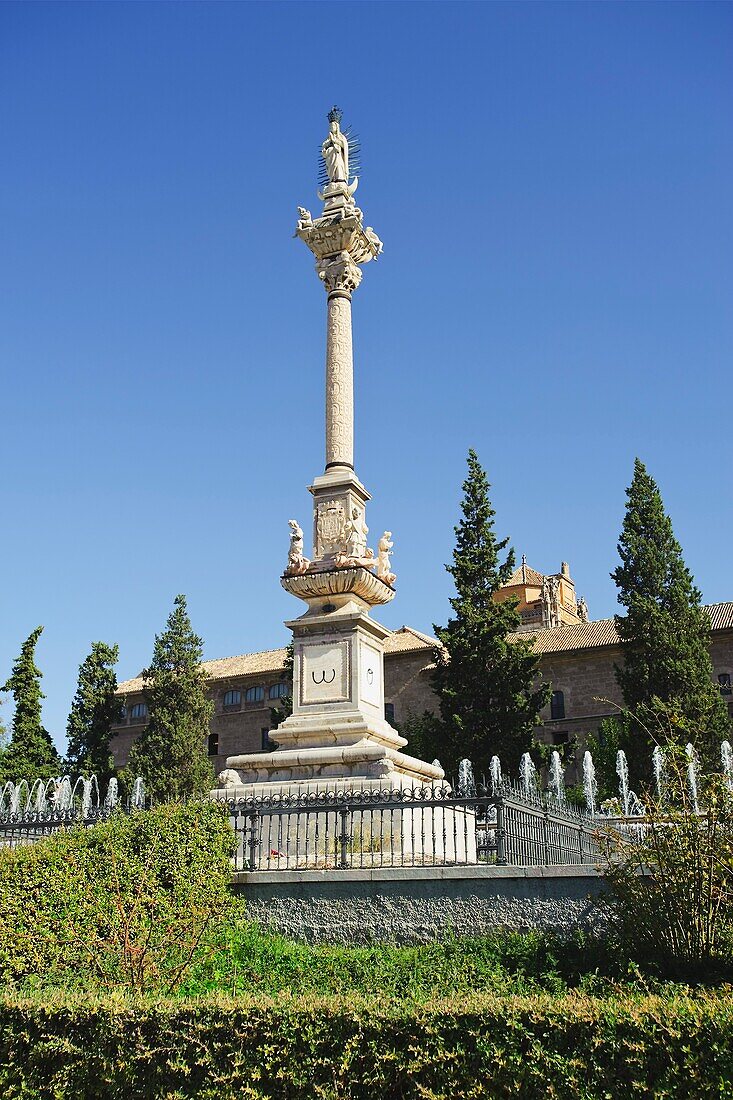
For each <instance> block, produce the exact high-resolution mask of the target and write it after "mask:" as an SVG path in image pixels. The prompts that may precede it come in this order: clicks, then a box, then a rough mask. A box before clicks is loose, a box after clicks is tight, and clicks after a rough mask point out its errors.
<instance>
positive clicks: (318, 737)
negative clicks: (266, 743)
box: [227, 566, 443, 794]
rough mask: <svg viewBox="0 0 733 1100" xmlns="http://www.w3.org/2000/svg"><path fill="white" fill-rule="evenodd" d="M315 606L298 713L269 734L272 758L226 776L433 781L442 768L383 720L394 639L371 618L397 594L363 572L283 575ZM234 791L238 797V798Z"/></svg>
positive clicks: (301, 781) (251, 758) (300, 649)
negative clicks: (387, 646)
mask: <svg viewBox="0 0 733 1100" xmlns="http://www.w3.org/2000/svg"><path fill="white" fill-rule="evenodd" d="M282 584H283V586H284V587H285V588H286V589H287V590H288V591H289V592H291V593H292V594H293V595H295V596H299V597H300V598H301V599H303V600H305V601H306V602H307V604H308V610H307V611H306V613H305V614H304V615H302V616H301V617H300V618H298V619H294V620H292V621H291V622H288V623H286V626H289V627H290V629H291V630H292V631H293V646H294V654H293V655H294V669H293V713H292V715H291V716H290V717H289V718H287V719H286V720H285V722H283V723H282V724H281V725H280V726H278V727H277V729H276V730H274V731H273V732H272V734H271V735H270V736H271V738H272V740H274V741H275V742H276V744H277V746H278V747H277V749H276V750H275V751H274V752H271V753H248V754H246V755H243V756H232V757H230V758H229V759H228V760H227V768H228V769H230V770H233V771H236V772H237V773H238V774H239V776H240V778H241V781H242V783H243V784H252V783H256V784H260V783H278V784H283V783H286V784H291V785H292V784H295V785H296V786H297V787H298V788H299V789H300V788H302V789H304V790H305V789H307V788H308V785H309V784H315V785H319V786H320V788H321V789H322V788H323V784H324V782H326V781H334V782H339V783H341V784H343V782H344V781H347V782H348V783H349V785H350V786H354V784H355V783H356V785H357V786H359V787H362V786H364V785H374V786H384V787H387V788H389V787H400V786H405V785H409V786H415V785H419V784H422V783H432V782H435V781H437V780H440V779H442V778H443V771H442V769H440V768H438V767H436V766H435V765H433V764H428V763H427V762H425V761H423V760H418V759H416V758H415V757H412V756H408V755H407V754H405V753H404V752H402V751H401V750H402V749H403V747H404V746H405V745H406V744H407V741H406V740H405V738H404V737H402V736H400V734H399V733H398V732H397V731H396V730H395V729H393V728H392V726H390V725H389V723H388V722H386V721H385V718H384V641H385V638H387V637H388V636H389V631H388V630H387V629H386V628H385V627H383V626H381V625H380V624H379V623H377V622H375V621H374V619H372V618H371V617H370V616H369V608H370V607H371V606H373V605H375V604H382V603H388V602H389V601H390V600H392V599H393V598H394V594H395V593H394V589H392V588H390V586H389V585H387V584H385V583H384V582H383V581H381V580H379V578H378V577H376V576H375V575H374V574H373V573H372V572H370V571H369V570H368V569H366V568H364V567H363V566H356V567H353V568H328V567H327V568H324V569H321V570H318V571H312V572H311V571H309V572H307V573H303V574H301V575H300V576H284V577H283V578H282ZM233 793H235V794H236V793H237V792H236V791H234V792H233Z"/></svg>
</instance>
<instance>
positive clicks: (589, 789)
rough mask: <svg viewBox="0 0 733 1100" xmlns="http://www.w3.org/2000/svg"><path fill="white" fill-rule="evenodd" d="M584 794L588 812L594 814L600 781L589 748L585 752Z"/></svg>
mask: <svg viewBox="0 0 733 1100" xmlns="http://www.w3.org/2000/svg"><path fill="white" fill-rule="evenodd" d="M583 794H584V795H585V805H586V808H587V810H588V813H589V814H594V813H595V812H596V801H597V799H598V781H597V779H596V766H595V764H594V763H593V757H592V756H591V754H590V752H589V751H588V750H587V749H586V750H585V752H584V753H583Z"/></svg>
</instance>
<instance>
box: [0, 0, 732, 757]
mask: <svg viewBox="0 0 733 1100" xmlns="http://www.w3.org/2000/svg"><path fill="white" fill-rule="evenodd" d="M732 85H733V7H731V5H729V4H705V3H695V4H684V3H678V4H662V3H657V4H605V5H595V4H569V5H564V4H552V3H545V4H539V5H535V4H531V3H527V4H478V3H476V4H442V3H429V4H420V3H409V4H401V3H389V4H387V3H381V4H371V3H358V4H351V3H348V2H346V0H343V2H338V3H335V4H330V3H326V4H320V3H300V4H287V3H282V4H262V5H260V4H254V3H252V4H219V5H215V4H176V3H173V4H153V5H148V4H146V3H135V4H132V3H130V4H113V3H109V4H107V3H104V4H82V5H76V4H73V3H67V4H53V5H46V4H43V3H37V4H12V3H5V4H3V5H0V92H1V94H2V100H3V110H2V114H1V117H0V140H1V142H2V150H3V169H2V172H1V173H0V210H1V216H0V278H1V279H2V286H1V287H0V366H1V368H2V390H1V391H0V392H1V395H2V415H1V418H0V429H1V434H0V460H1V463H2V465H1V468H2V472H3V487H2V488H3V491H2V509H1V512H0V516H1V517H2V527H3V533H2V558H1V560H2V582H1V583H0V622H1V623H2V629H1V630H0V681H1V679H2V678H4V677H5V676H6V675H7V674H8V673H9V671H10V667H11V664H12V661H13V659H14V658H15V656H16V654H17V652H18V650H19V648H20V645H21V643H22V641H23V640H24V639H25V638H26V637H27V635H28V634H29V633H30V631H31V630H32V629H33V628H34V627H35V626H36V625H38V624H39V623H43V624H44V627H45V631H44V634H43V636H42V638H41V641H40V643H39V646H38V651H37V656H38V662H39V664H40V666H41V668H42V669H43V673H44V680H43V687H44V690H45V692H46V695H47V699H46V702H45V704H44V719H45V723H46V725H47V727H48V728H49V729H50V730H51V731H52V733H53V734H54V736H55V737H56V739H57V741H58V743H59V745H63V743H64V738H63V732H64V728H65V722H66V715H67V713H68V708H69V704H70V702H71V698H72V696H73V692H74V688H75V682H76V671H77V668H78V665H79V663H80V661H81V660H82V659H83V657H84V656H85V655H86V653H87V652H88V649H89V646H90V643H91V642H92V641H93V640H96V639H103V640H105V641H108V642H118V643H119V645H120V650H121V657H120V664H119V669H118V673H119V676H120V679H123V678H126V677H127V676H130V675H134V674H136V673H137V672H138V671H139V669H140V668H141V667H142V666H143V665H144V664H145V663H146V662H147V661H148V660H149V657H150V653H151V648H152V641H153V636H154V634H155V633H156V632H159V631H160V630H161V629H162V627H163V625H164V623H165V619H166V616H167V615H168V613H169V611H170V609H171V606H172V602H173V598H174V596H175V595H176V593H178V592H185V593H186V594H187V596H188V600H189V608H190V612H191V616H192V619H193V622H194V626H195V627H196V629H197V630H198V632H199V633H200V634H201V635H202V636H203V638H204V640H205V651H206V656H207V657H221V656H225V655H228V654H234V653H242V652H247V651H248V650H253V649H265V648H269V647H272V646H276V645H279V644H284V642H285V641H286V637H287V636H286V631H285V628H284V627H283V625H282V621H283V619H286V618H289V617H292V616H294V615H295V614H297V613H298V608H297V607H296V606H295V604H294V601H293V600H292V598H291V597H289V596H288V595H287V594H286V593H285V592H284V591H282V589H281V588H280V585H279V581H278V577H279V574H280V572H281V569H282V567H283V564H284V561H285V556H286V552H287V541H288V539H287V533H288V531H287V520H288V519H289V518H290V517H291V516H295V517H299V518H300V521H301V523H302V525H303V527H304V528H306V529H307V527H308V517H309V501H310V497H309V494H308V493H307V491H306V488H305V487H306V485H307V484H308V483H309V481H310V480H311V478H312V477H313V476H314V475H315V474H317V473H319V472H320V471H321V470H322V467H323V461H324V459H323V409H322V404H323V377H322V376H323V355H324V325H325V295H324V293H323V290H322V288H321V286H320V284H319V282H318V280H317V278H316V276H315V274H314V271H313V267H312V259H311V256H310V254H309V253H308V251H307V250H306V248H305V247H304V245H303V244H302V243H301V242H300V241H297V240H293V239H292V233H293V229H294V224H295V218H296V209H295V208H296V205H297V204H302V205H305V206H308V207H310V208H311V209H313V210H315V209H316V205H317V200H316V197H315V187H316V153H317V151H318V148H319V146H320V142H321V141H322V139H323V136H324V134H325V130H326V125H327V124H326V121H325V115H326V112H327V111H328V109H329V107H330V106H331V104H332V103H334V102H336V103H338V104H339V105H340V106H341V107H342V108H343V110H344V119H345V123H350V124H352V125H353V126H354V128H355V129H356V130H357V131H358V133H359V135H360V137H361V142H362V159H363V163H364V171H363V174H362V179H361V183H360V190H359V202H360V205H361V206H362V208H363V209H364V211H365V214H366V216H367V221H368V223H369V224H371V225H373V226H374V228H375V229H376V231H377V232H378V233H379V235H380V236H381V237H382V239H383V241H384V245H385V250H384V255H383V257H382V258H381V259H380V260H379V262H378V263H377V264H371V265H369V267H368V268H367V269H366V270H365V273H364V280H363V283H362V286H361V288H360V289H359V291H358V292H357V293H356V295H355V296H354V343H355V361H356V379H357V380H356V403H357V445H356V464H357V469H358V472H359V474H360V476H361V478H362V480H363V481H364V482H365V484H366V485H367V487H368V488H369V489H370V490H371V492H372V493H373V496H374V500H373V502H372V504H371V506H370V512H369V516H368V520H369V523H370V527H371V529H372V532H373V533H377V532H379V531H382V530H383V529H384V528H385V527H389V528H391V530H392V531H393V532H394V536H395V557H394V562H393V564H394V568H395V570H396V572H397V574H398V578H399V579H398V597H397V599H396V600H395V601H394V603H393V604H392V605H390V607H389V608H388V609H386V610H384V612H381V613H380V617H381V618H382V620H383V621H384V622H385V623H386V624H387V625H388V626H390V627H398V626H400V625H401V624H402V623H409V624H411V625H413V626H416V627H418V628H420V629H423V630H430V629H431V624H432V623H433V622H442V621H444V620H445V619H446V616H447V614H448V604H447V601H448V598H449V596H450V594H451V588H450V578H449V577H448V576H447V574H446V573H445V570H444V568H443V563H444V562H446V561H447V560H448V559H449V556H450V552H451V548H452V544H453V530H452V528H453V524H454V523H455V522H456V520H457V516H458V501H459V497H460V484H461V481H462V479H463V476H464V469H465V455H466V451H467V449H468V447H469V446H472V447H474V448H475V449H476V450H477V451H478V453H479V456H480V458H481V460H482V462H483V464H484V466H485V467H486V469H487V471H488V473H489V477H490V480H491V482H492V486H493V488H492V499H493V503H494V506H495V508H496V511H497V530H498V533H499V535H500V536H503V535H505V534H509V535H510V537H511V540H512V543H513V545H514V546H515V548H516V551H517V554H518V556H519V555H521V553H522V552H525V553H526V554H527V557H528V560H529V562H530V563H531V564H532V565H533V566H535V567H536V568H538V569H540V570H542V571H546V572H552V571H555V570H557V569H559V566H560V561H561V560H562V559H567V560H568V561H569V562H570V565H571V569H572V572H573V575H574V577H575V579H576V583H577V586H578V592H579V594H581V593H582V594H584V595H585V596H586V598H587V600H588V603H589V606H590V612H591V615H592V617H594V618H602V617H605V616H607V615H611V614H612V613H613V611H614V609H615V589H614V586H613V584H612V582H611V581H610V579H609V576H608V574H609V572H610V570H611V569H613V568H614V566H615V564H616V541H617V537H618V533H619V529H620V523H621V519H622V515H623V508H624V490H625V488H626V486H627V485H628V482H629V480H630V477H631V472H632V467H633V459H634V456H635V455H636V454H638V455H640V456H641V457H642V458H643V459H644V461H645V462H646V463H647V465H648V467H649V469H650V471H651V472H652V474H653V475H654V476H655V477H656V478H657V480H658V482H659V484H660V487H661V489H662V493H663V496H664V499H665V503H666V505H667V508H668V510H669V511H670V513H671V515H672V519H673V522H674V526H675V530H676V532H677V535H678V537H679V539H680V541H681V543H682V545H683V548H684V551H685V556H686V560H687V562H688V565H689V566H690V568H691V569H692V571H693V573H694V575H695V577H696V580H697V582H698V584H699V586H700V587H701V589H702V591H703V596H704V598H705V600H706V601H709V602H713V601H717V600H724V599H731V598H733V581H732V580H731V576H730V546H731V543H732V542H733V508H731V471H732V469H733V453H732V452H733V443H732V439H733V433H732V432H731V429H730V422H731V407H732V404H733V389H732V386H733V383H732V382H731V371H730V364H731V352H732V351H733V348H732V344H733V311H732V310H731V284H732V282H733V280H732V263H731V257H732V256H733V240H732V238H733V232H732V229H733V219H732V216H731V208H732V207H733V204H732V203H731V198H730V197H731V195H733V134H732V132H731V123H730V118H731V98H732V97H731V91H732ZM4 710H5V712H6V717H8V713H7V712H8V710H9V708H8V707H7V706H6V707H5V708H4Z"/></svg>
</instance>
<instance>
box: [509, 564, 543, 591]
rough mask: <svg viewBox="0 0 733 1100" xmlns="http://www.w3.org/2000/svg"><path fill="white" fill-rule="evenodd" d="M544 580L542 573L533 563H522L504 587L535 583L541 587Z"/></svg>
mask: <svg viewBox="0 0 733 1100" xmlns="http://www.w3.org/2000/svg"><path fill="white" fill-rule="evenodd" d="M543 580H544V577H543V575H542V573H538V572H537V570H536V569H533V568H532V566H531V565H520V566H519V568H518V569H515V570H514V572H513V573H512V575H511V577H510V578H509V580H508V581H507V582H506V584H505V585H503V586H502V587H503V588H511V587H512V585H514V584H534V585H537V586H538V587H539V588H541V587H542V581H543Z"/></svg>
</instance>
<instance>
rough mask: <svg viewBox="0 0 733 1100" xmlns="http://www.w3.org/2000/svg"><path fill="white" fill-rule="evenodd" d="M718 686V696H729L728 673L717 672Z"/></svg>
mask: <svg viewBox="0 0 733 1100" xmlns="http://www.w3.org/2000/svg"><path fill="white" fill-rule="evenodd" d="M718 684H719V686H720V694H721V695H730V694H731V685H730V672H719V673H718Z"/></svg>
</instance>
